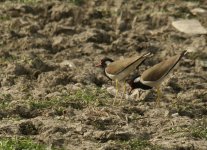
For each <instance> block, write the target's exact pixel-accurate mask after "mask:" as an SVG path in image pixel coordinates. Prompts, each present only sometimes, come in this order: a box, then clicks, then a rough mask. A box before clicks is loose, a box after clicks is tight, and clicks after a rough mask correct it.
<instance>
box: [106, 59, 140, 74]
mask: <svg viewBox="0 0 207 150" xmlns="http://www.w3.org/2000/svg"><path fill="white" fill-rule="evenodd" d="M139 58H141V57H140V56H136V57H131V58H125V59H121V60H117V61H115V62H112V63H111V64H109V65H108V67H107V68H106V71H107V73H109V74H113V75H116V74H118V73H119V72H121V71H122V70H124V69H125V68H126V67H128V66H130V65H132V64H133V63H134V62H136V61H138V60H139Z"/></svg>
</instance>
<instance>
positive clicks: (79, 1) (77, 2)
mask: <svg viewBox="0 0 207 150" xmlns="http://www.w3.org/2000/svg"><path fill="white" fill-rule="evenodd" d="M68 1H69V2H71V3H74V4H75V5H82V4H83V3H84V0H68Z"/></svg>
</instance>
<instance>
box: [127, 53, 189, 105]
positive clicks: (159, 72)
mask: <svg viewBox="0 0 207 150" xmlns="http://www.w3.org/2000/svg"><path fill="white" fill-rule="evenodd" d="M186 53H187V52H186V51H183V52H182V53H181V54H178V55H175V56H172V57H170V58H168V59H167V60H164V61H162V62H160V63H158V64H156V65H154V66H153V67H151V68H149V69H147V70H145V71H144V72H143V73H142V75H141V76H139V75H136V76H134V77H133V78H132V79H130V80H128V83H129V85H130V86H131V91H132V90H134V89H137V88H139V89H143V90H148V89H152V88H155V89H156V90H157V100H156V104H157V105H160V97H161V91H160V85H161V83H162V82H163V80H164V79H165V78H166V77H167V76H168V75H169V73H170V72H171V71H172V70H173V68H174V67H175V66H176V64H177V63H178V62H179V61H180V60H181V58H182V57H183V56H184V55H185V54H186ZM131 91H130V93H131Z"/></svg>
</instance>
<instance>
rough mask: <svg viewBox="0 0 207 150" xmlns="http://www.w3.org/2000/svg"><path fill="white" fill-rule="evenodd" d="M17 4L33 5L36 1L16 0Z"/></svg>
mask: <svg viewBox="0 0 207 150" xmlns="http://www.w3.org/2000/svg"><path fill="white" fill-rule="evenodd" d="M16 2H17V3H25V4H35V3H37V2H38V0H16Z"/></svg>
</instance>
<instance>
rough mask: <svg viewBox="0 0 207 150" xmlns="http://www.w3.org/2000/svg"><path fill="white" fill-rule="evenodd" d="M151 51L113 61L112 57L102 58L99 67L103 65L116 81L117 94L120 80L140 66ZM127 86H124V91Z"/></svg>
mask: <svg viewBox="0 0 207 150" xmlns="http://www.w3.org/2000/svg"><path fill="white" fill-rule="evenodd" d="M150 55H151V53H146V54H144V55H142V56H135V57H130V58H125V59H122V60H117V61H113V60H112V59H110V58H104V59H102V60H101V62H100V64H98V65H96V66H97V67H102V68H103V69H104V74H105V75H106V76H107V77H108V78H109V79H110V80H113V81H115V82H116V96H115V99H116V97H117V95H118V82H119V81H124V82H125V80H126V78H127V77H128V76H129V74H130V73H131V72H133V71H134V70H135V69H136V68H137V67H138V66H140V65H141V64H142V63H143V62H144V60H145V59H147V58H148V57H149V56H150ZM125 90H126V88H125V86H124V92H125Z"/></svg>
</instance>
